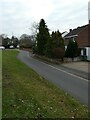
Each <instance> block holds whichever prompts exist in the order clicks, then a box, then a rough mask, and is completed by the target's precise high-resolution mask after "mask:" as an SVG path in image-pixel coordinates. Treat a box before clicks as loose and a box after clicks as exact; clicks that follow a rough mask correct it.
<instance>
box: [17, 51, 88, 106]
mask: <svg viewBox="0 0 90 120" xmlns="http://www.w3.org/2000/svg"><path fill="white" fill-rule="evenodd" d="M18 58H19V59H20V60H21V61H22V62H24V63H25V64H27V65H28V66H29V67H30V68H32V69H33V70H35V71H36V72H37V73H38V74H39V75H41V76H43V77H44V78H46V79H47V80H49V81H51V82H52V83H54V84H55V85H57V86H58V87H60V88H61V89H63V90H64V91H66V92H67V93H69V94H70V95H72V96H73V97H75V98H76V99H77V100H79V101H80V102H81V103H82V104H85V105H88V80H87V79H84V78H82V77H79V76H76V75H74V74H71V73H69V72H68V71H66V70H65V69H62V67H61V68H60V65H59V67H57V66H54V65H50V64H46V63H44V62H42V61H39V60H37V59H35V58H33V57H32V54H31V53H29V52H27V51H22V50H20V53H19V55H18ZM27 72H28V71H27Z"/></svg>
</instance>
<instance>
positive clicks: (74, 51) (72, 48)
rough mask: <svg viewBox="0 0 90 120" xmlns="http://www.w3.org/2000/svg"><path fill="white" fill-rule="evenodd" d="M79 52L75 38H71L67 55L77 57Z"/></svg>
mask: <svg viewBox="0 0 90 120" xmlns="http://www.w3.org/2000/svg"><path fill="white" fill-rule="evenodd" d="M77 54H78V44H77V42H76V41H75V40H72V39H70V40H69V43H68V46H67V50H66V57H70V58H72V60H73V58H74V57H76V56H77Z"/></svg>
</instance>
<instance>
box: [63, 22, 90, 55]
mask: <svg viewBox="0 0 90 120" xmlns="http://www.w3.org/2000/svg"><path fill="white" fill-rule="evenodd" d="M70 39H73V40H76V41H77V43H78V47H79V50H80V54H81V55H87V54H88V50H89V49H90V24H87V25H84V26H81V27H77V28H75V29H73V30H72V29H70V32H69V33H68V34H67V35H66V36H65V37H64V43H65V46H67V45H68V43H69V40H70Z"/></svg>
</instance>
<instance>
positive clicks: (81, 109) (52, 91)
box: [2, 50, 88, 118]
mask: <svg viewBox="0 0 90 120" xmlns="http://www.w3.org/2000/svg"><path fill="white" fill-rule="evenodd" d="M17 54H18V51H14V50H8V51H6V50H5V51H3V54H2V60H3V66H2V67H3V71H2V81H3V92H2V93H3V94H2V98H3V109H2V117H3V118H40V117H42V118H72V117H75V118H87V117H88V108H87V107H86V106H84V105H82V104H80V103H79V102H78V101H76V100H75V99H74V98H73V97H71V96H70V95H68V94H67V93H65V92H64V91H63V90H60V89H59V88H57V87H56V86H54V85H53V84H52V83H50V82H48V81H47V80H45V79H44V78H43V77H41V76H39V75H38V74H37V73H36V72H34V71H33V70H32V69H30V68H29V67H28V66H26V65H25V64H24V63H22V62H21V61H19V60H18V59H17V58H16V56H17Z"/></svg>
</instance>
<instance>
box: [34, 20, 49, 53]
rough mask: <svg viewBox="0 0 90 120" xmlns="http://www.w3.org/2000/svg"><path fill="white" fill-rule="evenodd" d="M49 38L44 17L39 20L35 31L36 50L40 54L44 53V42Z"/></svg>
mask: <svg viewBox="0 0 90 120" xmlns="http://www.w3.org/2000/svg"><path fill="white" fill-rule="evenodd" d="M49 39H50V34H49V29H48V28H47V25H46V23H45V21H44V19H41V20H40V23H39V32H38V33H37V39H36V40H37V52H38V54H40V55H45V52H46V44H47V41H48V40H49Z"/></svg>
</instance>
